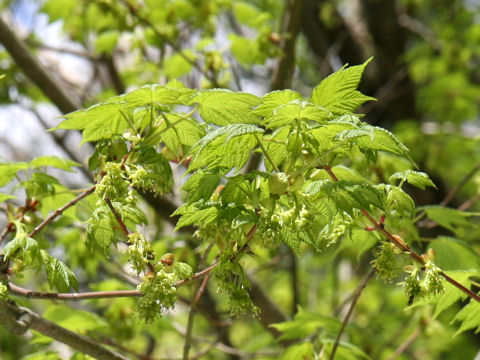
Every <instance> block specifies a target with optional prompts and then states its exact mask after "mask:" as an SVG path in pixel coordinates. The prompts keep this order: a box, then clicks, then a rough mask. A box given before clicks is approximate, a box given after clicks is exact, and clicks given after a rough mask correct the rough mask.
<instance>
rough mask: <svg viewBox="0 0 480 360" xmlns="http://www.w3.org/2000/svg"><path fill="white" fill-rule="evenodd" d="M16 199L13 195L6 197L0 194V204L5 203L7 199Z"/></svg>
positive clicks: (6, 195)
mask: <svg viewBox="0 0 480 360" xmlns="http://www.w3.org/2000/svg"><path fill="white" fill-rule="evenodd" d="M16 198H17V197H16V196H14V195H8V194H3V193H0V204H1V203H3V202H5V201H7V200H8V199H16Z"/></svg>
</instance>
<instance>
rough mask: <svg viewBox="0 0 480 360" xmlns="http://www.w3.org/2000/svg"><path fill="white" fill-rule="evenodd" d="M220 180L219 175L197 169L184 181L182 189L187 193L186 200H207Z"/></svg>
mask: <svg viewBox="0 0 480 360" xmlns="http://www.w3.org/2000/svg"><path fill="white" fill-rule="evenodd" d="M219 182H220V175H218V174H205V173H204V172H202V171H198V172H196V173H195V174H193V175H192V176H190V178H189V179H188V180H187V181H186V182H185V184H184V185H183V186H182V189H183V190H185V191H186V192H187V194H188V201H189V202H195V201H198V200H201V199H203V200H208V199H210V196H211V195H212V193H213V192H214V191H215V189H216V188H217V186H218V183H219Z"/></svg>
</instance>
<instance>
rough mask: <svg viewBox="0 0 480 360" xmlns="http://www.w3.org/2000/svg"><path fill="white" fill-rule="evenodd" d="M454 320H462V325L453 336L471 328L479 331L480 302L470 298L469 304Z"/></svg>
mask: <svg viewBox="0 0 480 360" xmlns="http://www.w3.org/2000/svg"><path fill="white" fill-rule="evenodd" d="M454 321H460V322H461V325H460V328H459V329H458V330H457V332H456V333H455V334H454V335H453V336H457V335H458V334H460V333H462V332H464V331H466V330H470V329H475V333H478V332H479V331H480V303H479V302H478V301H476V300H474V299H470V302H469V303H468V305H467V306H465V307H463V309H462V310H460V311H459V312H458V313H457V315H456V316H455V319H454Z"/></svg>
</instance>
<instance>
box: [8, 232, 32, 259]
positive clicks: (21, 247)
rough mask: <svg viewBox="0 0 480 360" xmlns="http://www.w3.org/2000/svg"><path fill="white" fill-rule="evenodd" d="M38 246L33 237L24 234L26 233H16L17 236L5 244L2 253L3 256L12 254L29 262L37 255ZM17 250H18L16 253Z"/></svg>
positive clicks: (9, 256)
mask: <svg viewBox="0 0 480 360" xmlns="http://www.w3.org/2000/svg"><path fill="white" fill-rule="evenodd" d="M38 250H39V246H38V243H37V241H36V240H35V239H32V238H31V237H28V236H26V234H24V233H22V234H17V236H16V237H15V238H14V239H13V240H11V241H10V242H8V243H7V245H5V247H4V248H3V254H4V255H5V258H6V259H8V258H11V257H13V256H15V257H17V258H22V260H23V262H24V263H25V264H29V263H31V262H32V261H33V260H34V259H35V258H36V257H37V255H38ZM17 251H18V252H19V253H18V254H17Z"/></svg>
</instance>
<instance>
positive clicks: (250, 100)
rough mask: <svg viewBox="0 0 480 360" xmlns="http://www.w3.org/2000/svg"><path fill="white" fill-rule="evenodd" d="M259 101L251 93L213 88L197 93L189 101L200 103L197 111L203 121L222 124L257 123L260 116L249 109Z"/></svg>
mask: <svg viewBox="0 0 480 360" xmlns="http://www.w3.org/2000/svg"><path fill="white" fill-rule="evenodd" d="M260 101H261V100H260V98H258V97H257V96H255V95H252V94H247V93H240V92H238V93H235V92H232V91H229V90H224V89H213V90H204V91H202V92H200V93H198V95H196V96H194V97H193V98H192V100H191V103H198V104H199V105H200V108H199V111H198V112H199V113H200V115H201V116H202V119H203V120H204V121H205V122H207V123H210V124H215V125H220V126H224V125H229V124H236V123H244V124H259V123H260V118H259V117H258V116H256V115H255V114H253V113H252V111H251V110H252V108H253V107H254V106H256V105H258V104H260Z"/></svg>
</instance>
